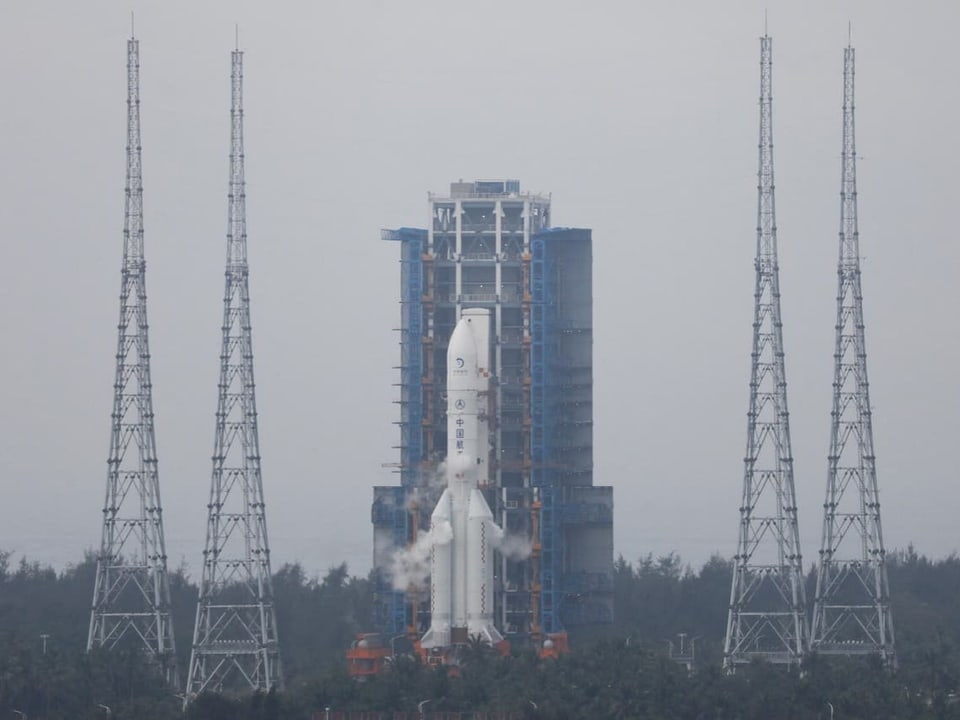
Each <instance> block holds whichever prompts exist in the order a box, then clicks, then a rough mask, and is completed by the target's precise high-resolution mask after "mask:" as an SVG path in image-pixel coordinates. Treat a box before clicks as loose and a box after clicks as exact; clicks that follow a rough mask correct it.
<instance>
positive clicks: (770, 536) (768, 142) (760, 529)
mask: <svg viewBox="0 0 960 720" xmlns="http://www.w3.org/2000/svg"><path fill="white" fill-rule="evenodd" d="M771 46H772V44H771V39H770V37H769V36H767V35H764V37H762V38H761V39H760V147H759V150H760V166H759V171H758V188H757V189H758V195H759V197H758V210H757V257H756V261H755V267H756V291H755V296H754V297H755V299H756V305H755V310H754V321H753V353H752V360H753V364H752V369H751V374H750V409H749V412H748V413H747V451H746V455H745V458H744V465H745V468H744V477H743V501H742V502H741V506H740V529H739V539H738V543H737V554H736V556H735V557H734V563H735V565H734V573H733V582H732V586H731V590H730V609H729V615H728V619H727V633H726V640H725V643H724V659H723V664H724V667H725V668H726V669H727V670H728V671H733V669H734V668H735V666H736V665H738V664H741V663H748V662H750V661H752V660H753V659H754V658H761V659H763V660H766V661H768V662H772V663H781V664H794V663H799V662H800V659H801V657H802V656H803V653H804V651H805V650H806V640H807V630H806V621H805V612H806V598H805V594H804V587H803V564H802V559H801V555H800V536H799V532H798V530H797V503H796V499H795V497H796V496H795V490H794V484H793V454H792V452H791V449H790V424H789V417H790V414H789V412H788V410H787V381H786V375H785V372H784V364H783V355H784V353H783V334H782V322H781V317H780V274H779V266H778V261H777V223H776V219H775V205H774V182H773V115H772V105H773V95H772V82H771V81H772V59H771V56H772V53H771Z"/></svg>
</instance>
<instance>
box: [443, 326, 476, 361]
mask: <svg viewBox="0 0 960 720" xmlns="http://www.w3.org/2000/svg"><path fill="white" fill-rule="evenodd" d="M476 371H477V341H476V338H474V335H473V330H472V329H471V327H470V320H469V318H461V319H460V322H458V323H457V326H456V327H455V328H454V329H453V333H452V334H451V335H450V344H449V345H448V346H447V372H450V373H458V372H473V373H476Z"/></svg>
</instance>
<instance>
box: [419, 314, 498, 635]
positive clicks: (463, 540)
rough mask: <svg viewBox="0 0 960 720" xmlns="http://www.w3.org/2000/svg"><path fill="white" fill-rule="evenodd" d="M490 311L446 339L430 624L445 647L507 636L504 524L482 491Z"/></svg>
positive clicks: (467, 318) (463, 322) (468, 319)
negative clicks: (496, 618) (499, 601)
mask: <svg viewBox="0 0 960 720" xmlns="http://www.w3.org/2000/svg"><path fill="white" fill-rule="evenodd" d="M489 364H490V311H489V310H486V309H481V308H467V309H464V310H463V312H462V314H461V318H460V321H459V322H458V323H457V326H456V327H455V328H454V330H453V334H451V335H450V343H449V345H448V346H447V463H446V472H447V487H446V488H445V489H444V491H443V494H442V495H441V496H440V500H439V501H438V502H437V506H436V508H435V509H434V511H433V514H432V515H431V517H430V534H431V538H432V546H431V556H430V557H431V560H430V614H431V620H430V629H429V630H428V631H427V632H426V633H425V634H424V636H423V638H422V639H421V641H420V644H421V646H422V647H424V648H428V649H429V648H442V647H446V646H449V645H451V644H454V643H465V642H467V641H468V639H469V638H471V637H474V636H477V635H479V636H480V637H481V638H482V639H483V640H484V641H485V642H487V643H489V644H490V645H496V644H497V643H499V642H501V641H502V640H503V636H501V635H500V633H499V632H498V631H497V628H496V626H495V625H494V622H493V546H492V544H493V541H494V540H498V539H499V538H501V537H502V535H503V531H502V530H501V529H500V527H499V526H497V525H496V524H495V523H494V521H493V513H492V512H490V507H489V506H488V505H487V501H486V500H485V499H484V497H483V493H482V492H480V490H479V484H480V482H481V481H483V482H486V480H487V479H488V474H489V470H488V455H489V440H488V438H489V434H490V426H489V420H488V417H487V412H486V410H487V402H488V393H489V388H490V368H489Z"/></svg>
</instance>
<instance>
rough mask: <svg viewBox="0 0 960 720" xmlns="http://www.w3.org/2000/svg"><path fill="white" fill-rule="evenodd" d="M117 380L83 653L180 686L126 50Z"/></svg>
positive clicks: (132, 76)
mask: <svg viewBox="0 0 960 720" xmlns="http://www.w3.org/2000/svg"><path fill="white" fill-rule="evenodd" d="M117 327H118V331H119V332H118V340H117V356H116V357H117V373H116V379H115V381H114V384H113V390H114V395H113V412H112V414H111V419H112V424H111V432H110V456H109V459H108V460H107V492H106V500H105V502H104V506H103V535H102V538H101V541H100V553H99V555H98V556H97V576H96V582H95V586H94V591H93V608H92V612H91V614H90V632H89V635H88V637H87V650H88V651H90V650H93V649H94V648H107V649H113V648H117V647H123V646H139V647H141V648H143V649H145V650H146V651H147V652H148V653H150V654H151V655H152V656H153V657H154V658H155V659H156V660H157V661H158V663H159V664H160V666H161V668H162V670H163V673H164V676H165V677H166V678H167V680H168V681H169V682H171V683H172V684H176V683H177V668H176V652H175V648H174V640H173V619H172V617H171V614H170V585H169V579H168V577H167V552H166V548H165V545H164V540H163V514H162V511H161V507H160V484H159V481H158V477H157V449H156V440H155V438H154V431H153V397H152V388H153V386H152V384H151V382H150V346H149V343H148V341H147V334H148V333H147V329H148V325H147V290H146V261H145V260H144V252H143V177H142V172H141V157H140V46H139V43H138V41H137V40H136V38H134V37H131V38H130V40H128V41H127V181H126V199H125V202H124V222H123V267H122V269H121V284H120V323H119V324H118V326H117Z"/></svg>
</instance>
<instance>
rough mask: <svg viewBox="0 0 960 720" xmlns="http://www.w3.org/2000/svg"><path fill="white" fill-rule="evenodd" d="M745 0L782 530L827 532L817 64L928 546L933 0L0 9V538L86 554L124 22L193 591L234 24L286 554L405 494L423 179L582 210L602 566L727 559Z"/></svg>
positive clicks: (743, 324) (153, 326)
mask: <svg viewBox="0 0 960 720" xmlns="http://www.w3.org/2000/svg"><path fill="white" fill-rule="evenodd" d="M764 7H767V8H768V12H769V32H770V35H771V36H772V37H773V52H774V59H773V63H774V64H773V84H774V106H773V112H774V143H775V151H774V152H775V162H776V181H777V188H776V191H777V211H778V216H777V220H778V228H779V239H780V259H781V264H780V268H781V286H782V291H783V299H782V307H783V318H784V343H785V348H786V366H787V367H786V369H787V380H788V383H789V389H788V396H789V403H790V409H791V420H792V437H793V446H794V454H795V472H796V484H797V496H798V500H799V520H800V535H801V542H802V545H803V549H804V556H805V560H806V562H807V563H809V562H812V561H813V560H814V558H815V557H816V551H817V549H818V547H819V540H820V528H821V523H822V503H823V495H824V486H825V479H826V464H827V463H826V454H827V446H828V436H829V427H830V426H829V420H830V416H829V411H830V401H831V382H832V369H833V367H832V362H833V359H832V356H833V343H834V322H835V302H836V301H835V295H836V257H837V230H838V227H839V180H840V164H839V153H840V121H841V91H842V86H841V73H842V51H843V47H844V46H845V45H846V42H847V23H848V20H850V21H852V23H853V43H854V45H855V47H856V48H857V103H856V107H857V149H858V151H859V155H860V157H861V159H860V161H859V164H858V171H859V173H858V184H859V191H860V206H859V207H860V238H861V251H862V253H863V288H864V298H865V299H864V305H865V316H866V323H867V328H866V337H867V350H868V365H869V372H870V380H871V392H872V401H873V405H874V423H875V424H874V430H875V437H876V450H877V458H878V461H877V462H878V470H879V480H880V497H881V502H882V505H883V509H882V519H883V525H884V532H885V537H886V544H887V547H888V549H890V548H903V547H905V546H906V545H907V544H908V543H911V542H913V543H914V544H915V545H916V547H917V549H918V550H919V551H921V552H924V553H927V554H930V555H933V556H938V557H939V556H943V555H946V554H948V553H951V552H953V551H955V550H956V549H957V547H958V545H960V540H958V529H957V528H958V522H957V515H958V513H960V486H958V483H957V462H956V450H957V438H958V430H960V420H958V412H957V409H958V402H960V380H958V375H957V373H958V371H960V337H958V332H957V322H956V311H957V309H958V306H960V303H958V300H960V285H958V283H957V277H958V271H960V249H958V245H957V242H956V234H957V230H956V228H957V216H956V213H957V209H956V208H957V197H958V196H960V173H958V170H957V167H958V160H960V141H958V132H957V127H958V118H957V114H958V109H960V97H958V95H960V91H958V77H960V73H958V70H960V60H958V50H957V46H956V31H957V26H958V20H960V5H958V4H957V3H955V2H947V1H945V2H925V3H924V2H917V3H878V2H870V1H864V2H825V1H821V2H809V3H778V2H768V3H759V2H735V3H734V2H724V3H721V2H715V1H713V0H709V1H708V0H704V1H702V2H685V3H680V2H666V1H664V2H627V1H626V0H624V1H623V2H605V3H586V2H547V1H543V2H534V1H528V2H509V1H507V0H498V1H496V2H485V3H479V2H474V3H461V2H439V1H438V2H413V1H410V2H387V1H383V2H374V1H372V0H361V1H355V0H349V1H347V0H343V1H341V2H333V1H325V2H297V3H294V2H287V3H260V2H245V3H234V2H230V3H228V2H203V3H198V2H192V1H190V2H187V1H174V2H164V3H157V2H154V3H150V2H133V3H131V4H129V5H126V4H124V3H117V2H112V1H111V2H107V1H106V0H99V1H93V2H84V3H75V2H66V1H65V0H64V1H62V2H43V1H38V2H29V3H27V2H20V3H10V4H8V6H7V7H6V9H5V12H4V14H3V21H2V23H0V97H2V98H3V110H2V112H0V243H2V245H0V252H2V262H0V337H2V338H3V352H2V354H0V458H2V460H0V463H2V464H0V469H2V473H0V487H2V491H3V494H2V501H0V548H3V549H6V550H10V551H13V552H14V553H16V554H17V555H18V556H19V555H21V554H26V555H27V556H28V557H29V558H31V559H38V560H41V561H44V562H50V563H54V564H55V565H57V566H63V565H64V564H66V563H69V562H73V561H76V560H78V559H79V558H80V557H81V556H82V552H83V550H84V549H85V548H93V547H95V546H97V545H98V543H99V538H100V529H101V522H102V512H101V509H102V505H103V492H104V483H105V480H106V457H107V451H108V439H109V427H110V417H109V416H110V408H111V402H112V383H113V375H114V353H115V344H116V324H117V314H118V292H119V287H120V262H121V249H122V224H123V186H124V142H125V137H124V123H125V120H126V114H125V113H126V109H125V102H126V87H125V73H126V67H125V53H126V39H127V38H128V36H129V34H130V17H129V10H130V9H133V10H134V11H135V12H136V33H137V37H138V38H139V39H140V52H141V97H142V106H141V107H142V127H143V177H144V186H145V191H144V208H145V228H146V229H145V241H146V256H147V262H148V270H147V288H148V295H149V317H150V342H151V350H152V354H153V364H152V370H153V382H154V405H155V410H156V433H157V446H158V453H159V458H160V483H161V496H162V499H163V507H164V519H165V524H166V536H167V549H168V554H169V556H170V558H171V560H170V562H171V565H173V566H176V565H178V564H179V563H180V562H181V561H183V562H185V563H186V564H187V566H188V567H189V569H190V570H191V572H192V574H193V575H194V577H195V578H196V577H198V576H199V567H200V558H201V551H202V548H203V540H204V529H205V519H206V503H207V494H208V491H209V482H210V455H211V453H212V448H213V429H214V410H215V406H216V392H217V388H216V385H217V375H218V353H219V346H220V339H221V338H220V322H221V313H222V296H223V264H224V253H225V233H226V211H227V202H226V192H227V179H228V178H227V170H228V154H229V89H230V85H229V73H230V51H231V50H232V49H233V46H234V25H235V24H239V27H240V46H241V48H242V49H243V50H245V51H246V55H245V110H246V128H245V130H246V150H247V215H248V231H249V258H250V267H251V280H250V287H251V297H252V318H253V334H254V352H255V372H256V378H257V400H258V404H259V410H260V437H261V450H262V456H263V477H264V491H265V496H266V501H267V520H268V526H269V532H270V541H271V546H272V551H273V558H274V568H275V569H276V568H277V567H279V565H280V564H282V563H284V562H290V561H294V560H299V561H301V562H302V563H303V564H304V566H305V567H306V568H307V570H308V571H309V572H311V573H314V572H317V573H323V572H325V570H326V569H327V568H328V567H329V566H331V565H334V564H337V563H339V562H341V561H344V560H345V561H347V562H348V563H349V565H350V569H351V571H352V572H354V573H366V572H367V570H369V567H370V563H371V555H372V550H371V534H372V533H371V526H370V511H369V505H370V501H371V496H372V491H371V487H372V486H373V485H377V484H393V483H395V482H397V479H396V477H395V476H394V475H392V474H391V471H390V469H389V468H384V467H383V466H382V465H383V464H384V463H390V462H395V461H397V459H398V456H397V452H396V451H395V450H394V449H392V447H393V446H394V445H396V444H397V442H398V439H399V434H398V430H397V428H396V426H395V425H394V424H393V423H394V421H396V420H397V419H398V416H399V412H398V408H397V406H396V405H394V404H392V403H393V401H394V400H395V399H396V398H397V395H398V391H397V389H396V388H395V387H393V385H392V383H394V382H395V381H396V380H397V373H396V371H395V370H394V369H393V367H394V366H395V365H397V364H398V360H399V348H398V344H397V343H398V336H397V333H395V332H394V331H393V330H394V328H396V327H397V326H398V325H399V315H400V313H399V305H398V297H399V291H400V288H399V266H398V264H397V260H398V247H397V246H396V245H394V244H389V243H385V242H382V241H381V240H380V235H379V230H380V228H383V227H399V226H404V225H408V226H410V225H412V226H420V227H425V226H426V223H427V221H428V217H427V214H428V210H427V198H426V193H427V192H428V191H439V192H445V191H446V190H447V188H448V184H449V182H450V181H451V180H456V179H458V178H464V179H475V178H507V177H509V178H519V179H520V182H521V186H522V188H523V189H525V190H532V191H539V192H550V193H552V195H553V220H554V224H555V225H571V226H578V227H589V228H593V238H594V316H595V344H594V363H595V366H594V367H595V373H594V381H595V435H594V438H595V445H596V451H595V473H594V478H595V482H596V483H597V484H604V485H613V486H614V488H615V502H616V516H615V523H616V524H615V540H616V542H615V553H617V554H621V553H622V554H623V555H624V556H625V557H626V558H627V559H630V560H634V559H636V558H637V557H639V556H640V555H642V554H646V553H648V552H652V553H653V554H654V555H660V554H665V553H668V552H670V551H676V552H679V553H680V554H681V556H682V557H683V558H684V559H685V560H687V561H689V562H691V563H693V564H695V565H698V564H699V563H701V562H703V561H704V560H706V559H707V558H708V557H709V556H710V555H711V554H712V553H714V552H719V553H721V554H723V555H725V556H729V555H732V554H733V553H734V551H735V548H736V529H737V523H738V520H739V511H738V508H739V505H740V493H741V488H742V482H743V454H744V446H745V442H746V409H747V401H748V388H747V383H748V378H749V370H750V342H751V333H752V329H751V323H752V312H753V310H752V305H753V283H754V271H753V257H754V251H755V244H756V236H755V227H756V165H757V95H758V89H759V67H758V62H759V41H758V36H759V35H760V34H761V33H762V31H763V14H764Z"/></svg>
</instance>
